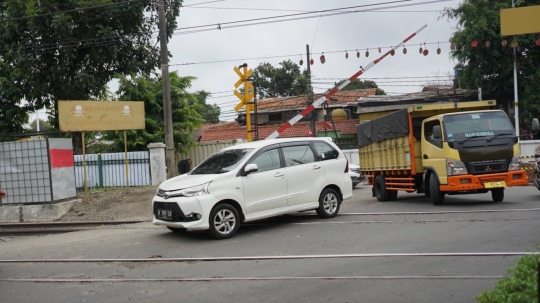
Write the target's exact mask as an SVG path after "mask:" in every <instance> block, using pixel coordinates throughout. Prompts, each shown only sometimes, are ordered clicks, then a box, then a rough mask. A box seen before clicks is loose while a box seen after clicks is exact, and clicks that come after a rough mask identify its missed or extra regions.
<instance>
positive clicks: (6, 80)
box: [0, 0, 182, 132]
mask: <svg viewBox="0 0 540 303" xmlns="http://www.w3.org/2000/svg"><path fill="white" fill-rule="evenodd" d="M117 2H118V1H112V0H69V1H67V0H47V1H43V0H41V1H39V3H38V0H26V1H3V2H1V3H0V118H1V119H0V120H1V121H2V122H0V131H4V129H5V130H6V131H7V132H13V131H17V129H13V128H10V125H7V124H4V121H10V123H13V122H14V123H15V124H17V125H20V123H21V122H23V121H24V120H25V117H24V113H26V112H28V111H34V110H36V109H41V108H44V107H47V108H50V109H51V112H52V115H53V116H55V114H56V109H57V101H58V100H91V99H101V98H103V97H104V96H105V94H106V84H107V83H108V82H109V81H110V80H112V79H113V77H114V75H115V74H121V75H129V74H133V73H136V74H139V73H140V74H144V75H149V74H150V73H151V72H152V71H153V70H154V69H155V68H156V67H158V66H159V64H160V60H159V48H156V47H155V46H154V44H155V43H154V41H153V36H154V35H155V31H156V30H157V24H158V22H157V1H152V0H141V1H134V2H130V3H127V4H117V5H112V6H107V7H100V8H93V9H85V10H74V9H76V8H85V7H92V6H98V5H105V4H112V3H117ZM167 3H168V5H167V6H166V8H167V25H168V34H169V37H170V36H171V35H172V31H173V30H174V29H175V28H176V27H177V23H176V17H177V16H178V15H179V13H180V6H181V4H182V0H171V1H167ZM61 11H69V12H63V13H55V12H61ZM29 17H30V18H29ZM21 100H25V102H26V103H25V104H26V105H25V107H23V108H20V107H19V102H20V101H21ZM53 124H55V125H56V126H57V125H58V121H56V119H55V121H54V123H53ZM20 128H22V125H21V126H20Z"/></svg>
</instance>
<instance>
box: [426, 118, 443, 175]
mask: <svg viewBox="0 0 540 303" xmlns="http://www.w3.org/2000/svg"><path fill="white" fill-rule="evenodd" d="M434 126H439V127H441V121H440V120H439V119H435V120H431V121H424V123H423V126H422V165H423V166H424V167H425V168H432V169H434V170H435V171H436V173H437V176H438V177H439V182H440V184H447V175H446V158H447V157H446V154H445V152H444V149H443V141H442V139H440V140H437V139H435V138H433V127H434ZM443 138H444V136H443Z"/></svg>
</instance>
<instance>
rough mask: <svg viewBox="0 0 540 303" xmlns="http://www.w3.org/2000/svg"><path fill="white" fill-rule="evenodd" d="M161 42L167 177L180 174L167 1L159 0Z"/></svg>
mask: <svg viewBox="0 0 540 303" xmlns="http://www.w3.org/2000/svg"><path fill="white" fill-rule="evenodd" d="M158 1H159V2H158V12H159V40H160V41H159V42H160V51H161V79H162V80H161V81H162V83H163V120H164V123H165V162H166V163H165V165H166V166H167V178H169V179H170V178H172V177H175V176H176V175H178V173H177V171H176V170H177V169H176V165H175V164H176V163H175V162H176V161H175V160H176V159H175V156H174V151H175V149H174V138H173V127H172V125H173V124H172V108H171V87H170V83H169V51H168V49H167V42H168V41H167V40H168V39H167V21H166V19H165V2H164V0H158Z"/></svg>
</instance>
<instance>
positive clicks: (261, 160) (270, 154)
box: [250, 148, 281, 173]
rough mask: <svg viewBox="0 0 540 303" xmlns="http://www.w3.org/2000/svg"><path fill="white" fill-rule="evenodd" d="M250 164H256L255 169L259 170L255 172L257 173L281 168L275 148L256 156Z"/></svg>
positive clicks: (277, 151)
mask: <svg viewBox="0 0 540 303" xmlns="http://www.w3.org/2000/svg"><path fill="white" fill-rule="evenodd" d="M250 163H252V164H257V167H258V168H259V169H258V170H257V172H259V173H260V172H264V171H269V170H273V169H278V168H280V167H281V162H280V160H279V150H278V149H277V148H275V149H271V150H268V151H265V152H263V153H262V154H260V155H258V156H256V158H255V159H254V160H253V161H251V162H250Z"/></svg>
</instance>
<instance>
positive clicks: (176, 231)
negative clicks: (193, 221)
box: [167, 226, 186, 233]
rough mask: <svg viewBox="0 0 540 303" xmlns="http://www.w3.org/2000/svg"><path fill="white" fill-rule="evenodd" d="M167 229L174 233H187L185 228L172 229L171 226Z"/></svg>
mask: <svg viewBox="0 0 540 303" xmlns="http://www.w3.org/2000/svg"><path fill="white" fill-rule="evenodd" d="M167 228H168V229H169V230H170V231H172V232H174V233H183V232H185V231H186V230H185V229H184V228H177V227H170V226H167Z"/></svg>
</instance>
